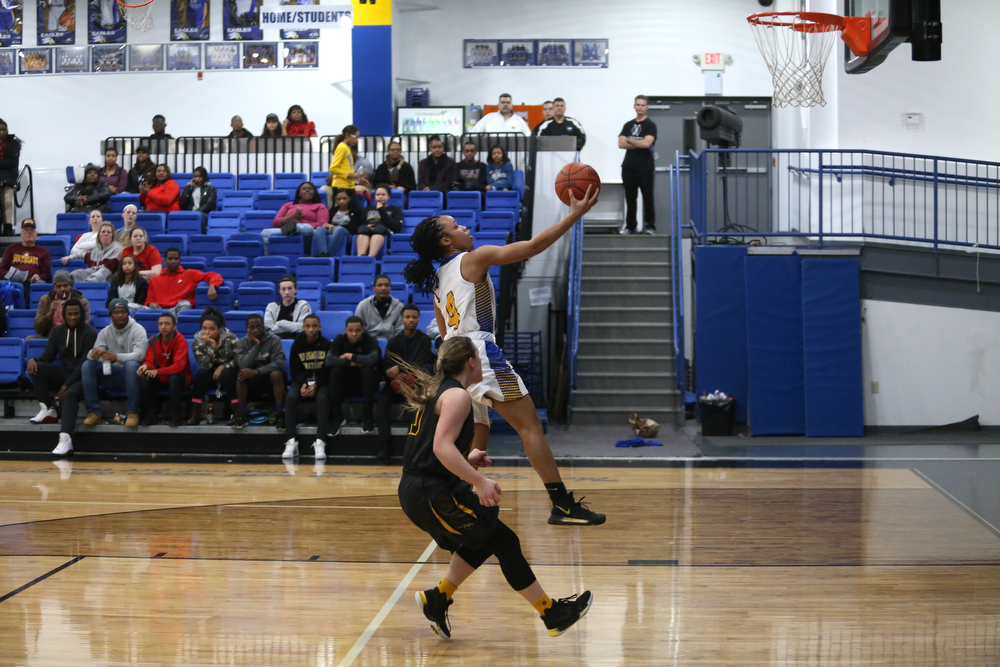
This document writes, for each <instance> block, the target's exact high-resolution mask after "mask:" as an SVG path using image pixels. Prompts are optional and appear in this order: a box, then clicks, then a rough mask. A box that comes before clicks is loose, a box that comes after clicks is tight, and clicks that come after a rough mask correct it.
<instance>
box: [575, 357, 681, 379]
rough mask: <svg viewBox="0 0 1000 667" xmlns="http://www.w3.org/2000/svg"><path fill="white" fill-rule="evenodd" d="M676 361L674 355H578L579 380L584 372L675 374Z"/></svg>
mask: <svg viewBox="0 0 1000 667" xmlns="http://www.w3.org/2000/svg"><path fill="white" fill-rule="evenodd" d="M676 363H677V362H676V360H675V359H674V358H673V356H667V357H664V356H639V357H622V356H618V355H614V356H602V355H586V356H580V355H578V356H577V358H576V368H577V380H579V378H580V375H582V374H584V373H641V372H644V371H654V370H655V371H661V372H662V373H663V374H668V373H669V374H670V375H671V376H674V375H675V373H676V371H675V368H676Z"/></svg>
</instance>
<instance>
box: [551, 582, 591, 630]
mask: <svg viewBox="0 0 1000 667" xmlns="http://www.w3.org/2000/svg"><path fill="white" fill-rule="evenodd" d="M593 602H594V596H593V595H591V593H590V591H584V592H583V593H580V595H571V596H569V597H568V598H562V599H559V600H555V601H554V602H553V603H552V606H551V607H549V608H548V609H546V610H545V614H544V615H543V616H542V622H543V623H545V627H546V628H548V630H549V637H558V636H559V635H561V634H562V633H564V632H566V631H567V630H569V629H570V626H572V625H573V624H574V623H576V622H577V621H579V620H580V619H581V618H583V617H584V616H586V615H587V612H588V611H590V605H591V604H593Z"/></svg>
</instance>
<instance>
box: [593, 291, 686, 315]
mask: <svg viewBox="0 0 1000 667" xmlns="http://www.w3.org/2000/svg"><path fill="white" fill-rule="evenodd" d="M623 303H628V304H629V307H635V308H667V309H669V308H671V306H672V303H673V295H671V294H670V292H638V293H637V292H593V291H589V290H588V291H582V292H580V307H581V308H590V307H592V306H594V307H605V306H607V307H611V306H614V307H616V308H621V307H622V304H623ZM668 319H669V318H668Z"/></svg>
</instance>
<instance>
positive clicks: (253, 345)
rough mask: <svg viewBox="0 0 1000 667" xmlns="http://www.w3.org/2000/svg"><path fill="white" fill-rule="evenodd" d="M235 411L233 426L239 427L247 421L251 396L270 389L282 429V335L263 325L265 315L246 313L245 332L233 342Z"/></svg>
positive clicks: (283, 389)
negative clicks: (237, 366)
mask: <svg viewBox="0 0 1000 667" xmlns="http://www.w3.org/2000/svg"><path fill="white" fill-rule="evenodd" d="M236 361H237V363H238V364H239V366H240V371H239V373H237V374H236V398H237V411H236V416H235V418H234V419H233V421H232V427H233V428H235V429H241V428H243V427H244V426H246V425H247V424H248V423H249V422H250V412H249V410H248V408H247V403H248V401H249V400H250V397H251V396H255V395H257V394H262V393H270V394H271V395H272V396H274V411H275V413H276V414H277V415H278V421H277V427H278V432H279V433H283V432H284V431H285V348H284V346H283V345H282V344H281V339H280V338H278V337H277V336H275V335H274V334H272V333H271V332H270V331H268V330H267V329H265V328H264V318H263V317H261V316H260V315H257V314H256V313H255V314H253V315H250V316H249V317H247V335H246V336H245V337H244V338H240V339H239V341H237V343H236Z"/></svg>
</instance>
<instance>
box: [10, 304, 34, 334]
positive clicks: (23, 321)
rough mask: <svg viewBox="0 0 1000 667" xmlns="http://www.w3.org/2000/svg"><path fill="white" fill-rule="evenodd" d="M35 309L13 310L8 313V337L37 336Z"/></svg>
mask: <svg viewBox="0 0 1000 667" xmlns="http://www.w3.org/2000/svg"><path fill="white" fill-rule="evenodd" d="M35 312H36V310H35V309H34V308H11V309H10V310H8V311H7V335H8V336H11V337H13V338H26V337H28V336H34V335H35Z"/></svg>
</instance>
